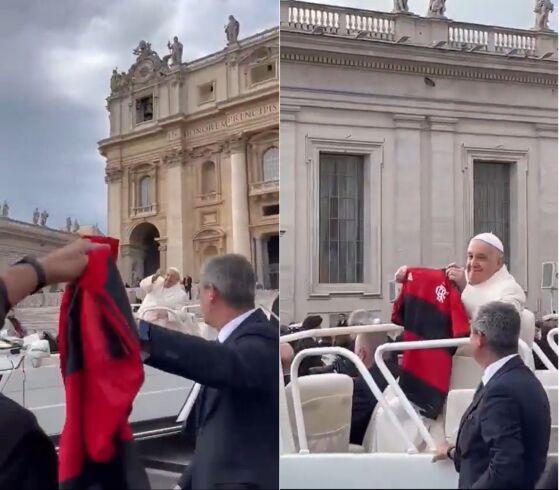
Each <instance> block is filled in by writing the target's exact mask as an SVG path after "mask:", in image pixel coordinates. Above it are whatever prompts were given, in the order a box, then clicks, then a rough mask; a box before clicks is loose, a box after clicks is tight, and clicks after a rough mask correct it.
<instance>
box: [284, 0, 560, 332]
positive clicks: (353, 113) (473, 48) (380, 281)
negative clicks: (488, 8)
mask: <svg viewBox="0 0 560 490" xmlns="http://www.w3.org/2000/svg"><path fill="white" fill-rule="evenodd" d="M427 3H428V2H426V4H427ZM550 10H551V7H550V5H548V4H546V5H544V4H543V5H542V8H541V9H540V10H539V11H538V12H533V11H532V10H531V9H530V8H529V7H528V8H527V27H528V29H512V28H508V27H502V26H490V25H480V24H471V23H465V22H461V19H449V18H446V16H445V2H430V8H429V11H428V13H427V14H425V12H410V11H409V10H408V4H407V2H395V7H394V11H393V12H378V11H373V10H359V9H353V8H347V7H342V6H334V5H317V4H310V3H307V2H300V1H296V0H282V1H281V10H280V18H281V24H280V30H281V36H282V43H281V53H280V56H281V64H282V87H281V104H282V111H281V121H280V131H281V141H282V152H281V159H282V162H281V166H280V169H281V177H280V180H281V182H282V191H281V206H282V215H281V219H280V228H281V235H282V238H281V258H280V263H281V264H282V266H281V271H280V291H281V297H280V315H281V317H282V320H283V322H284V323H287V322H290V321H302V320H303V318H305V316H306V315H309V314H314V315H322V316H323V318H324V320H325V321H324V323H323V325H327V324H328V323H329V321H330V322H336V321H337V318H338V313H340V312H346V313H348V312H350V311H352V310H355V309H366V310H368V311H371V312H372V314H373V316H374V317H379V318H380V319H382V320H383V321H387V320H388V319H389V318H390V313H391V300H392V298H394V296H395V292H396V291H395V284H394V282H393V278H394V273H395V271H396V269H397V268H398V267H399V266H400V265H403V264H407V265H411V266H413V265H417V266H425V267H445V265H446V264H449V263H450V262H452V261H453V262H457V263H459V264H464V263H465V260H466V257H465V250H466V247H467V244H468V242H469V239H470V238H471V237H472V236H473V235H475V234H476V233H479V232H482V231H493V232H495V233H496V234H498V235H499V236H500V237H501V238H502V240H503V241H504V244H505V247H506V260H507V263H508V266H509V269H510V271H511V272H512V274H513V275H514V276H515V278H516V279H517V281H518V282H519V283H520V284H521V285H522V286H523V288H524V289H525V291H526V293H527V298H528V302H527V307H528V308H530V309H531V310H533V311H534V312H536V313H537V315H541V314H544V313H550V312H551V310H552V306H551V303H553V302H555V301H551V294H553V295H554V297H553V299H554V300H555V299H556V297H555V294H556V291H553V290H552V289H551V290H544V288H541V286H542V282H541V278H542V276H543V274H542V269H543V267H544V266H543V264H546V263H548V264H550V263H556V262H557V259H558V252H557V251H558V184H557V182H558V153H557V152H558V123H557V121H558V111H557V98H558V81H557V77H558V72H557V70H558V60H557V42H558V38H557V34H556V33H555V32H552V31H551V30H550V29H548V27H547V25H548V16H549V14H550ZM533 16H534V22H533Z"/></svg>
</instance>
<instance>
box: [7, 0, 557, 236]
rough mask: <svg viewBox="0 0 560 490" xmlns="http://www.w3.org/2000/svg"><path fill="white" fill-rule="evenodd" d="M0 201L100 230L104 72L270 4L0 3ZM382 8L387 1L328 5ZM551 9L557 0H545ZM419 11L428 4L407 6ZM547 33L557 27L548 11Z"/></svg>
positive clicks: (196, 40) (273, 6) (474, 3)
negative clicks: (550, 0) (146, 47)
mask: <svg viewBox="0 0 560 490" xmlns="http://www.w3.org/2000/svg"><path fill="white" fill-rule="evenodd" d="M1 3H2V15H1V16H0V45H1V46H2V50H3V53H4V57H3V60H4V61H3V66H2V69H1V70H0V107H1V109H2V110H1V112H0V175H1V177H0V202H1V201H3V200H4V199H7V200H8V202H9V204H10V216H11V217H13V218H16V219H20V220H23V221H30V220H31V215H32V213H33V210H34V209H35V207H39V209H41V210H42V209H47V210H48V211H49V213H50V218H49V222H48V224H49V225H50V226H52V227H54V228H59V227H62V226H64V223H65V219H66V216H72V217H73V218H78V220H79V222H80V223H82V224H95V223H98V224H99V226H100V227H101V229H102V230H103V231H105V229H106V190H105V183H104V161H103V159H102V158H101V157H100V156H99V154H98V152H97V141H99V140H100V139H102V138H104V137H106V136H107V135H108V118H107V113H106V110H105V100H104V99H105V97H106V96H107V95H108V86H109V79H110V76H111V71H112V68H113V67H114V66H118V67H119V70H128V68H129V67H130V65H131V64H132V63H133V61H134V58H135V57H134V56H133V55H132V52H131V51H132V49H133V48H134V47H136V45H137V44H138V41H139V40H140V39H145V40H147V41H150V42H151V43H152V47H153V48H154V49H155V50H156V51H158V52H159V54H160V55H161V56H163V55H164V54H166V53H167V49H166V43H167V40H168V39H171V38H172V37H173V35H176V34H177V35H178V36H179V39H180V40H181V42H182V43H183V44H184V54H183V59H184V60H192V59H196V58H198V57H200V56H204V55H206V54H209V53H211V52H214V51H218V50H220V49H222V48H223V47H224V46H225V37H224V32H223V26H224V24H225V23H226V21H227V16H228V15H229V14H230V13H233V14H234V15H235V16H236V17H237V18H238V19H239V21H240V22H241V37H245V36H248V35H251V34H253V33H255V32H258V31H260V30H264V29H267V28H269V27H272V26H273V25H275V24H276V23H277V14H278V4H277V0H1ZM322 3H329V4H340V5H348V6H354V7H362V8H368V9H372V10H381V11H389V10H391V8H392V5H393V1H392V0H329V1H325V2H322ZM554 3H555V6H557V0H555V1H554ZM447 4H448V12H447V13H448V16H449V17H450V18H452V19H454V20H462V21H470V22H480V23H485V24H495V25H503V26H511V27H520V28H529V27H531V26H532V25H533V14H532V7H533V6H534V0H448V2H447ZM409 5H410V9H411V10H412V11H413V12H415V13H419V14H424V13H425V11H426V10H427V5H428V0H409ZM553 17H554V18H553V21H552V24H551V25H552V27H553V28H554V29H556V28H557V21H556V15H554V16H553Z"/></svg>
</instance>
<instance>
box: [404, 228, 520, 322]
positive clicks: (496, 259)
mask: <svg viewBox="0 0 560 490" xmlns="http://www.w3.org/2000/svg"><path fill="white" fill-rule="evenodd" d="M406 269H407V267H406V266H403V267H400V268H399V270H398V271H397V272H396V274H395V280H396V281H397V282H402V281H403V280H404V278H405V276H406ZM445 273H446V275H447V277H448V278H449V279H450V280H451V281H453V282H454V283H455V284H456V285H457V287H458V288H459V290H460V291H461V300H462V302H463V305H464V306H465V309H466V310H467V313H468V314H469V317H470V318H474V317H475V316H476V313H477V312H478V309H479V308H480V307H481V306H482V305H484V304H486V303H489V302H491V301H502V302H504V303H510V304H512V305H513V306H515V308H516V309H517V311H518V312H519V313H521V312H522V311H523V309H524V308H525V301H526V297H525V292H524V291H523V288H522V287H521V286H520V285H519V284H518V283H517V281H516V280H515V278H514V277H513V276H512V275H511V274H510V273H509V271H508V269H507V266H506V264H505V263H504V245H503V244H502V241H501V240H500V239H499V238H498V237H497V236H496V235H494V234H492V233H481V234H479V235H476V236H475V237H473V238H472V239H471V241H470V242H469V246H468V248H467V265H466V267H460V266H458V265H457V264H455V263H453V264H449V265H448V266H447V268H446V271H445Z"/></svg>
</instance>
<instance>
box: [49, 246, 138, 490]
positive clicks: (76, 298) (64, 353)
mask: <svg viewBox="0 0 560 490" xmlns="http://www.w3.org/2000/svg"><path fill="white" fill-rule="evenodd" d="M95 241H97V242H100V241H105V242H106V243H109V244H110V245H111V249H112V250H109V249H107V248H104V249H97V250H94V251H92V252H91V253H90V255H89V261H88V265H87V267H86V270H85V272H84V273H83V275H82V276H81V277H80V279H79V280H78V281H76V282H75V283H72V284H70V285H68V286H67V288H66V291H65V292H64V297H63V301H62V305H61V309H60V321H59V323H60V327H59V345H60V366H61V371H62V377H63V380H64V388H65V391H66V420H65V423H64V429H63V431H62V435H61V438H60V451H59V483H60V488H61V489H78V488H79V489H85V488H98V489H100V490H105V489H113V488H120V489H125V490H126V489H128V488H149V482H148V479H147V476H146V472H145V470H144V468H143V466H142V465H141V463H140V459H139V457H138V456H137V454H136V450H135V447H134V445H133V444H134V441H133V440H132V431H131V430H130V427H129V425H128V416H129V414H130V412H131V410H132V402H133V401H134V398H135V397H136V394H137V393H138V391H139V390H140V387H141V385H142V383H143V381H144V370H143V365H142V361H141V358H140V342H139V339H138V333H137V329H136V324H135V322H134V319H133V317H132V311H131V309H130V304H129V301H128V298H127V295H126V291H125V289H124V286H123V283H122V280H121V278H120V275H119V272H118V270H117V267H116V264H115V258H116V257H115V255H116V250H118V249H117V246H116V244H118V241H116V240H112V239H102V240H100V239H95ZM115 242H116V244H115Z"/></svg>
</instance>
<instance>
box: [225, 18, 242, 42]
mask: <svg viewBox="0 0 560 490" xmlns="http://www.w3.org/2000/svg"><path fill="white" fill-rule="evenodd" d="M225 31H226V37H227V45H228V46H231V45H232V44H236V43H237V38H238V37H239V22H238V21H237V20H236V19H235V17H234V16H233V15H230V16H229V22H228V24H227V26H225Z"/></svg>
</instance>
